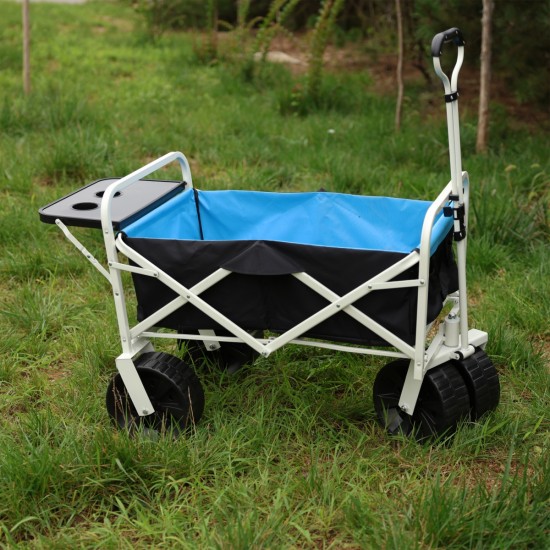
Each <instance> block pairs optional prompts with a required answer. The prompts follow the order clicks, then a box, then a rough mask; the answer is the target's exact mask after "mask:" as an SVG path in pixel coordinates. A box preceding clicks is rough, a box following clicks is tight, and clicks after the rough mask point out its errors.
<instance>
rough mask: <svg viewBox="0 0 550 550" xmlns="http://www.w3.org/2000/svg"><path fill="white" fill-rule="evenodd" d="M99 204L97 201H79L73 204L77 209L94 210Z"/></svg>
mask: <svg viewBox="0 0 550 550" xmlns="http://www.w3.org/2000/svg"><path fill="white" fill-rule="evenodd" d="M98 206H99V204H97V202H77V203H76V204H73V208H74V209H75V210H94V209H95V208H97V207H98Z"/></svg>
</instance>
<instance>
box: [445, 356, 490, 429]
mask: <svg viewBox="0 0 550 550" xmlns="http://www.w3.org/2000/svg"><path fill="white" fill-rule="evenodd" d="M453 363H454V364H455V365H456V367H457V368H458V370H459V372H460V374H461V375H462V377H463V378H464V382H465V383H466V387H467V388H468V393H469V395H470V405H471V409H470V419H471V420H472V421H475V420H478V419H479V418H481V417H482V416H483V415H484V414H485V413H487V412H489V411H492V410H494V409H496V408H497V405H498V403H499V401H500V382H499V377H498V372H497V370H496V368H495V366H494V365H493V362H492V361H491V359H490V358H489V356H488V355H487V354H486V353H485V352H484V351H483V350H482V349H480V348H477V349H476V351H475V353H474V354H473V355H471V356H470V357H467V358H466V359H463V360H462V361H453Z"/></svg>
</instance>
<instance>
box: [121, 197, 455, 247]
mask: <svg viewBox="0 0 550 550" xmlns="http://www.w3.org/2000/svg"><path fill="white" fill-rule="evenodd" d="M199 203H200V213H201V221H202V229H203V234H204V240H205V241H234V240H263V241H280V242H287V243H297V244H308V245H313V246H327V247H335V248H349V249H358V250H376V251H388V252H400V253H409V252H411V251H412V250H414V249H415V248H418V247H419V246H420V236H421V232H422V223H423V221H424V216H425V215H426V211H427V210H428V208H429V207H430V205H431V203H430V202H428V201H419V200H408V199H397V198H390V197H371V196H359V195H347V194H341V193H328V192H321V191H319V192H313V193H270V192H263V191H199ZM452 225H453V220H452V218H446V217H444V216H443V215H442V214H441V213H440V214H439V215H438V217H437V219H436V222H435V224H434V228H433V231H432V238H431V244H430V248H431V253H432V254H433V253H434V252H435V250H436V249H437V247H438V246H439V244H440V243H441V242H442V241H443V239H444V238H445V236H446V235H447V234H448V232H449V231H450V229H451V227H452ZM124 232H125V233H126V235H128V236H129V237H134V238H146V239H176V240H193V241H198V240H201V237H200V233H199V223H198V217H197V207H196V204H195V197H194V193H193V190H192V189H189V190H187V191H184V192H182V193H180V194H179V195H177V196H175V197H174V198H172V199H170V200H169V201H167V202H166V203H164V204H163V205H161V206H160V207H158V208H156V209H155V210H153V211H152V212H149V213H148V214H146V215H145V216H143V217H142V218H140V219H138V220H137V221H135V222H134V223H132V224H130V225H128V226H127V227H125V228H124Z"/></svg>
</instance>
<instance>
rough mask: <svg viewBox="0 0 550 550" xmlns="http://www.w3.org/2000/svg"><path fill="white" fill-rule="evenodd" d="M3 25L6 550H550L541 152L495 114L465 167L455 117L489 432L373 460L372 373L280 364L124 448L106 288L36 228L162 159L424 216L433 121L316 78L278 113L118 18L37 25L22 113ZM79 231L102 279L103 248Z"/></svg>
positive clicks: (351, 79)
mask: <svg viewBox="0 0 550 550" xmlns="http://www.w3.org/2000/svg"><path fill="white" fill-rule="evenodd" d="M0 6H1V11H2V25H1V26H0V69H1V70H0V180H1V187H0V196H1V206H0V216H1V219H0V270H1V279H0V326H1V327H2V339H1V340H0V480H1V482H0V545H4V546H6V547H16V546H19V545H20V546H22V547H26V546H28V547H32V548H42V547H45V548H51V547H55V548H57V547H59V548H65V547H67V548H74V547H91V548H93V547H98V548H130V547H155V548H173V547H183V548H224V549H225V548H235V549H237V548H243V549H244V548H247V549H248V548H319V547H321V548H395V549H403V548H498V549H501V548H543V547H546V546H548V537H549V531H550V520H549V519H548V513H547V512H548V498H549V496H550V487H549V481H548V473H549V466H550V465H549V462H548V441H549V435H550V423H549V418H548V410H549V404H550V403H549V370H548V357H549V355H548V353H549V351H548V349H549V348H548V342H549V337H550V334H549V331H548V326H549V325H548V319H549V318H550V299H549V296H550V282H549V281H550V273H549V266H550V261H549V248H548V237H549V233H548V221H549V220H548V200H549V198H548V189H549V183H550V163H549V159H548V150H549V145H550V143H549V140H548V137H547V134H544V133H539V134H537V133H533V132H532V131H531V130H530V129H528V128H525V129H522V128H519V129H517V128H516V129H511V128H513V127H516V126H518V125H517V124H514V125H512V124H509V122H510V121H508V120H506V119H505V118H503V117H502V116H501V117H500V118H499V119H497V120H496V122H495V124H494V125H493V127H492V128H491V139H492V149H491V151H490V153H489V154H487V155H486V156H482V157H478V156H475V155H474V153H473V151H474V145H475V119H474V118H473V117H472V115H471V114H470V110H469V109H466V110H465V111H464V116H463V122H462V134H463V156H464V166H465V168H466V169H467V170H468V171H469V172H470V176H471V182H472V194H473V197H472V202H473V205H474V206H473V209H472V213H471V224H470V227H471V231H470V236H471V238H470V240H469V245H468V254H469V267H468V279H469V285H470V291H471V292H470V294H471V300H470V302H471V305H470V315H471V321H472V325H473V326H475V327H477V328H479V329H481V330H486V331H487V332H488V333H489V347H488V352H489V354H490V355H491V357H492V358H493V360H494V362H495V364H496V366H497V369H498V370H499V373H500V376H501V385H502V397H501V404H500V406H499V407H498V409H497V410H496V411H494V412H493V413H492V414H490V415H488V416H487V417H484V418H483V419H482V420H481V421H480V422H478V423H476V424H471V423H465V424H464V425H462V426H460V428H459V430H458V432H457V434H456V435H455V437H454V438H453V439H452V440H449V441H439V442H436V443H433V444H431V445H430V444H424V445H419V444H418V443H416V442H415V441H413V440H409V439H401V438H393V439H391V438H389V437H387V436H386V435H385V434H384V433H383V431H382V430H381V429H380V427H378V425H377V424H376V421H375V413H374V408H373V403H372V396H371V388H372V383H373V380H374V376H375V373H376V371H377V369H378V368H379V367H380V366H381V365H382V363H381V361H379V360H375V359H372V360H371V359H365V358H361V357H358V356H352V355H347V354H339V353H329V352H324V351H321V350H314V349H305V350H304V349H301V348H300V349H296V348H293V347H292V346H290V347H288V348H286V349H284V350H282V351H280V352H278V353H277V354H275V355H272V356H271V357H269V358H268V359H262V360H259V361H257V363H256V364H255V365H254V366H252V367H249V368H246V369H245V370H244V371H242V372H239V373H237V374H236V375H234V376H225V375H223V374H222V375H221V374H220V373H217V372H205V373H201V380H202V382H203V384H204V387H205V392H206V400H207V406H206V411H205V415H204V417H203V420H202V421H201V423H200V424H199V425H198V426H197V428H196V430H195V431H194V433H193V434H191V435H190V436H189V437H187V438H182V439H179V440H177V441H173V440H171V439H170V438H168V437H161V438H160V440H159V441H155V442H153V441H148V440H146V439H143V438H139V437H137V438H133V439H132V438H130V437H128V436H127V435H126V434H125V433H121V432H117V431H115V430H114V428H113V427H112V426H111V424H110V422H109V420H108V418H107V413H106V411H105V408H104V395H105V390H106V387H107V384H108V381H109V380H110V378H111V376H112V375H113V373H114V370H115V368H114V358H115V357H116V356H117V355H118V354H119V353H120V351H119V341H118V332H117V328H116V320H115V317H114V308H113V305H112V299H111V294H110V291H109V288H108V287H107V285H106V282H105V280H104V279H103V278H102V277H101V276H100V275H99V274H98V273H97V272H96V271H95V270H93V269H92V268H91V267H90V266H89V264H88V263H87V262H86V261H85V260H84V259H83V258H82V257H81V255H79V254H78V252H77V251H76V250H75V249H74V248H73V247H72V245H70V244H69V243H68V242H66V240H65V239H64V237H63V235H62V234H61V233H60V232H59V231H58V229H57V228H56V227H55V226H46V225H44V224H41V223H40V222H39V220H38V215H37V209H38V208H39V207H40V206H43V205H44V204H46V203H48V202H50V201H52V200H54V199H55V198H58V197H60V196H62V195H64V194H66V193H68V192H69V191H72V190H74V189H76V188H78V187H80V186H81V185H84V184H86V183H88V182H90V181H93V180H95V179H99V178H102V177H108V176H113V175H119V176H122V175H125V174H126V173H129V172H130V171H132V170H134V169H136V168H138V167H140V166H142V165H143V164H145V163H146V162H148V161H149V160H151V159H153V158H156V157H158V156H160V155H162V154H164V153H166V152H168V151H171V150H181V151H183V152H184V153H185V154H186V155H187V156H188V158H189V159H190V162H191V167H192V171H193V176H194V182H195V185H196V186H197V187H199V188H203V189H226V188H245V189H260V190H277V191H301V190H316V189H318V188H320V187H324V188H326V189H329V190H334V191H343V192H355V193H364V194H382V195H389V196H403V197H410V198H424V199H428V198H432V197H434V196H435V195H436V194H437V192H438V191H439V189H440V187H441V186H442V185H443V184H445V183H446V181H447V179H448V156H447V149H446V128H445V121H444V112H443V106H441V113H439V112H438V114H437V115H434V114H433V108H431V107H430V106H429V105H428V103H427V102H426V100H424V99H422V98H418V97H416V95H413V96H410V97H409V98H408V100H407V105H408V108H407V109H405V119H404V124H403V131H402V132H401V133H400V134H399V135H396V134H395V133H394V132H393V129H392V128H393V108H394V104H393V98H392V97H380V96H377V95H375V94H374V92H373V91H372V90H373V85H372V84H373V83H372V78H371V77H370V76H369V75H368V74H367V72H366V71H365V73H364V74H353V75H350V74H343V73H342V74H332V75H328V76H327V78H326V80H325V84H324V86H325V91H324V92H323V93H324V94H325V95H324V97H325V101H324V102H322V103H321V106H320V107H319V106H318V107H317V108H316V109H310V111H309V113H308V114H307V116H300V115H293V114H291V113H289V111H288V97H289V93H290V91H291V90H292V87H293V86H294V85H295V83H294V81H293V78H292V77H291V76H290V75H289V74H288V73H287V72H286V71H285V70H284V69H282V68H281V67H269V68H267V70H266V71H263V72H262V74H261V75H260V77H259V78H257V79H254V80H250V79H248V80H247V78H246V73H245V71H243V66H242V64H241V63H240V62H239V60H235V59H228V60H225V61H223V62H221V63H219V64H214V65H210V66H204V65H201V64H200V63H198V62H197V60H196V57H195V56H194V52H193V42H192V40H191V39H190V38H189V37H186V36H184V35H170V34H167V35H165V36H163V37H162V39H160V40H159V41H157V43H154V44H153V43H151V42H149V41H148V40H147V39H146V37H145V36H144V35H143V33H142V31H141V30H140V25H139V22H138V21H137V20H136V16H135V14H134V13H133V12H132V11H131V10H130V9H129V8H126V7H124V6H121V5H118V4H111V3H97V4H93V3H92V4H88V5H84V6H59V5H48V4H33V5H32V6H31V18H32V36H33V51H32V66H33V82H32V85H33V93H32V95H31V96H30V97H29V98H25V97H24V96H23V95H22V91H21V81H20V72H21V71H20V59H21V37H20V6H18V5H17V4H15V3H5V2H2V3H1V4H0ZM436 30H437V29H436ZM439 92H440V91H439V90H436V91H434V92H433V93H434V95H435V97H439V95H437V94H438V93H439ZM415 93H416V92H415ZM424 94H425V90H424ZM466 94H467V92H466V91H465V92H464V94H463V95H466ZM425 95H426V94H425ZM428 95H429V94H428ZM285 113H288V114H285ZM329 130H334V132H333V133H332V132H329ZM176 174H177V171H176V170H175V169H174V168H170V169H167V170H166V171H164V172H163V173H162V176H163V177H172V176H176ZM75 232H76V233H77V234H78V237H79V238H80V239H82V241H83V242H84V244H85V245H86V247H87V248H88V249H89V250H91V251H92V252H93V253H94V254H96V255H97V256H98V257H100V258H102V257H103V244H102V241H101V236H100V235H99V234H98V233H97V232H94V231H88V230H76V231H75ZM132 305H133V304H131V306H132ZM170 346H171V344H168V343H167V344H165V347H166V349H167V350H168V351H171V352H176V353H177V351H175V348H173V347H170ZM161 347H162V346H161Z"/></svg>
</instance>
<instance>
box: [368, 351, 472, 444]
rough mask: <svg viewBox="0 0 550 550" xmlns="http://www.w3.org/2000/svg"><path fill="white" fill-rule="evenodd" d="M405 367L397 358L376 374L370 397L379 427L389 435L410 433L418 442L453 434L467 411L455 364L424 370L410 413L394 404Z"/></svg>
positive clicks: (399, 390) (407, 362) (403, 361)
mask: <svg viewBox="0 0 550 550" xmlns="http://www.w3.org/2000/svg"><path fill="white" fill-rule="evenodd" d="M408 368H409V361H408V360H406V359H400V360H398V361H392V362H391V363H388V364H387V365H385V366H384V367H382V369H380V371H379V372H378V374H377V375H376V379H375V381H374V386H373V398H374V408H375V410H376V415H377V417H378V421H379V423H380V424H381V426H382V427H383V428H385V429H386V430H387V431H388V433H390V434H391V435H396V434H403V435H411V434H414V436H415V437H416V438H417V439H418V440H419V441H424V440H426V439H430V438H433V437H437V436H440V435H443V434H450V433H453V432H454V430H455V429H456V426H457V424H458V422H459V421H460V420H461V419H462V418H465V417H468V415H469V413H470V399H469V395H468V390H467V388H466V385H465V383H464V380H463V378H462V376H461V375H460V373H459V372H458V370H457V368H456V366H455V365H453V364H452V363H450V362H449V363H445V364H443V365H440V366H438V367H435V368H433V369H430V370H429V371H428V372H427V373H426V375H425V376H424V381H423V382H422V387H421V388H420V393H419V395H418V401H417V402H416V407H415V409H414V413H413V414H412V415H409V414H407V413H405V412H403V411H402V410H401V409H400V408H399V406H398V403H399V397H400V396H401V390H402V389H403V384H404V383H405V377H406V375H407V370H408Z"/></svg>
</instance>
